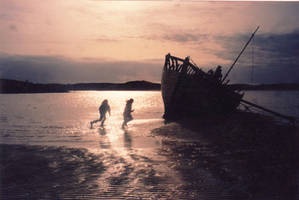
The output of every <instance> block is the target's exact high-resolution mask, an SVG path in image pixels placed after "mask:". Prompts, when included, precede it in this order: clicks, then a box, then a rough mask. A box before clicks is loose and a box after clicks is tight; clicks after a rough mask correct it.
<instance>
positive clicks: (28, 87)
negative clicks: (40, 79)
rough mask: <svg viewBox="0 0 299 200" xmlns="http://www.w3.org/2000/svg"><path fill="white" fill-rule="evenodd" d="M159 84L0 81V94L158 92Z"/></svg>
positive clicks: (141, 82) (140, 82)
mask: <svg viewBox="0 0 299 200" xmlns="http://www.w3.org/2000/svg"><path fill="white" fill-rule="evenodd" d="M160 88H161V85H160V84H159V83H151V82H148V81H131V82H127V83H76V84H40V83H31V82H28V81H17V80H9V79H0V93H51V92H55V93H57V92H69V91H70V90H160Z"/></svg>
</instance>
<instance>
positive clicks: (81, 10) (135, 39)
mask: <svg viewBox="0 0 299 200" xmlns="http://www.w3.org/2000/svg"><path fill="white" fill-rule="evenodd" d="M298 10H299V2H257V1H249V2H248V1H247V2H234V1H232V2H218V1H210V2H209V1H205V2H200V1H99V0H64V1H61V0H44V1H40V0H1V1H0V78H8V79H16V80H29V81H32V82H39V83H54V82H56V83H78V82H126V81H132V80H147V81H152V82H160V79H161V73H162V67H163V64H164V58H165V55H166V54H167V53H171V54H172V55H175V56H178V57H181V58H185V57H186V56H190V57H191V59H192V60H193V61H194V62H195V63H196V64H197V65H198V66H199V67H201V68H202V69H203V70H206V71H207V70H209V69H211V68H212V69H215V68H216V67H217V65H221V66H223V68H224V69H223V71H224V73H225V72H226V70H227V69H228V68H229V67H230V65H231V64H232V63H233V61H234V59H235V58H236V57H237V56H238V53H239V52H240V51H241V49H242V47H243V46H244V44H245V43H246V42H247V40H248V39H249V37H250V36H251V34H252V32H253V31H254V30H255V29H256V27H257V26H260V28H259V30H258V32H257V33H256V36H255V37H254V40H253V41H252V42H251V43H250V45H249V46H248V47H247V49H246V51H245V52H244V54H243V55H242V56H241V58H240V60H239V61H238V63H237V64H236V66H235V67H234V69H233V70H232V72H231V73H230V75H229V77H228V79H229V80H230V81H231V83H285V82H299V64H298V63H299V56H298V55H299V20H298V19H299V12H298Z"/></svg>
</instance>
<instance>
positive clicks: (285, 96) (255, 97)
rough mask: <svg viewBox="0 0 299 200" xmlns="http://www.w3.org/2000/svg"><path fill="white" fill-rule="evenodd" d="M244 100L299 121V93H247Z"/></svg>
mask: <svg viewBox="0 0 299 200" xmlns="http://www.w3.org/2000/svg"><path fill="white" fill-rule="evenodd" d="M244 99H245V100H248V101H250V102H252V103H255V104H258V105H260V106H263V107H265V108H269V109H271V110H273V111H276V112H278V113H281V114H284V115H289V116H293V117H295V118H297V119H299V91H245V95H244ZM259 112H260V111H259ZM264 114H267V113H265V112H264Z"/></svg>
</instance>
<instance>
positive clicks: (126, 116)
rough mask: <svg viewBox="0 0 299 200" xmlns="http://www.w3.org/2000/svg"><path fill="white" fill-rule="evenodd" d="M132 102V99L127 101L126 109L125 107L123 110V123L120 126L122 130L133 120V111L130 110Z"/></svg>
mask: <svg viewBox="0 0 299 200" xmlns="http://www.w3.org/2000/svg"><path fill="white" fill-rule="evenodd" d="M133 102H134V99H129V100H127V104H126V107H125V110H124V113H123V115H124V122H123V124H122V128H124V127H125V126H127V123H128V122H129V121H131V120H133V117H132V114H131V113H132V112H134V110H132V104H133Z"/></svg>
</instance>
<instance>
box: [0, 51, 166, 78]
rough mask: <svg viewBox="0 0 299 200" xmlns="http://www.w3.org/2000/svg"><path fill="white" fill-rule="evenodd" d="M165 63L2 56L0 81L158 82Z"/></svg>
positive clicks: (0, 60) (0, 58)
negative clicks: (6, 79)
mask: <svg viewBox="0 0 299 200" xmlns="http://www.w3.org/2000/svg"><path fill="white" fill-rule="evenodd" d="M162 65H163V62H161V64H160V63H157V62H156V63H154V62H150V61H149V62H147V61H144V62H129V61H127V62H126V61H123V62H121V61H118V62H116V61H115V62H107V61H100V60H88V59H87V58H86V59H85V60H84V61H74V60H70V59H67V58H64V57H54V56H53V57H51V56H22V55H8V54H0V78H8V79H16V80H29V81H34V82H39V83H53V82H56V83H75V82H126V81H131V80H148V81H153V82H159V81H160V78H161V71H162Z"/></svg>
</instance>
